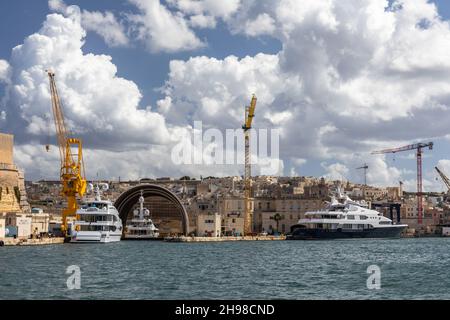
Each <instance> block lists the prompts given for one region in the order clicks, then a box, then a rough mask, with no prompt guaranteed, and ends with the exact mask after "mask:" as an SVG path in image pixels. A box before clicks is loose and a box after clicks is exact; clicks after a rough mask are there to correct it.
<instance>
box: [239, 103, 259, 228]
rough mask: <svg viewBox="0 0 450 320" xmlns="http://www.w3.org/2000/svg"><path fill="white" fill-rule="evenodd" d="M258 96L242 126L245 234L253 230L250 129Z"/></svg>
mask: <svg viewBox="0 0 450 320" xmlns="http://www.w3.org/2000/svg"><path fill="white" fill-rule="evenodd" d="M255 108H256V96H255V95H253V96H252V100H251V102H250V105H249V106H248V107H245V122H244V125H243V126H242V129H243V130H244V139H245V170H244V207H245V209H244V234H249V233H251V232H252V231H253V230H252V229H253V228H252V222H253V215H252V210H251V208H250V198H251V187H252V186H251V178H252V172H251V159H250V157H251V155H250V129H251V128H252V121H253V117H254V116H255Z"/></svg>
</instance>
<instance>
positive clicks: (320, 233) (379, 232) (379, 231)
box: [286, 225, 407, 240]
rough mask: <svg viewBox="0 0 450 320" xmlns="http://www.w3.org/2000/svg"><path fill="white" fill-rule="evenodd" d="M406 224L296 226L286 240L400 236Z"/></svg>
mask: <svg viewBox="0 0 450 320" xmlns="http://www.w3.org/2000/svg"><path fill="white" fill-rule="evenodd" d="M406 227H407V226H406V225H399V226H390V227H379V228H374V229H366V230H342V229H336V230H326V229H306V228H295V227H294V230H293V231H292V233H291V234H290V235H288V236H287V237H286V240H319V239H352V238H359V239H360V238H370V239H377V238H378V239H379V238H400V236H401V233H402V231H403V230H405V228H406Z"/></svg>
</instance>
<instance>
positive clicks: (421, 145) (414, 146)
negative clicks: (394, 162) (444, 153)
mask: <svg viewBox="0 0 450 320" xmlns="http://www.w3.org/2000/svg"><path fill="white" fill-rule="evenodd" d="M426 147H428V148H429V149H430V150H432V149H433V142H428V143H415V144H410V145H407V146H404V147H400V148H393V149H384V150H379V151H373V152H372V153H371V154H385V153H396V152H402V151H409V150H416V149H417V150H418V149H422V148H426Z"/></svg>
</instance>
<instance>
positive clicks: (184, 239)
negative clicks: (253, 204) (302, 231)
mask: <svg viewBox="0 0 450 320" xmlns="http://www.w3.org/2000/svg"><path fill="white" fill-rule="evenodd" d="M279 240H286V236H284V235H283V236H243V237H186V236H181V237H166V238H164V241H167V242H227V241H279Z"/></svg>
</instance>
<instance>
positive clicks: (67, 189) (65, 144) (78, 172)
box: [47, 71, 86, 235]
mask: <svg viewBox="0 0 450 320" xmlns="http://www.w3.org/2000/svg"><path fill="white" fill-rule="evenodd" d="M47 74H48V77H49V80H50V95H51V99H52V111H53V118H54V122H55V128H56V136H57V140H58V147H59V154H60V161H61V166H60V179H61V184H62V190H61V194H62V195H63V196H65V197H66V199H67V208H66V209H64V210H63V212H62V224H61V231H62V232H63V233H64V234H65V235H67V217H69V216H72V217H76V211H77V209H78V204H77V196H79V197H82V196H83V195H84V193H85V192H86V179H85V172H84V162H83V150H82V143H81V140H80V139H77V138H70V137H69V136H68V131H67V127H66V124H65V121H64V114H63V110H62V107H61V102H60V99H59V95H58V90H57V88H56V83H55V73H53V72H51V71H47Z"/></svg>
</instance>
